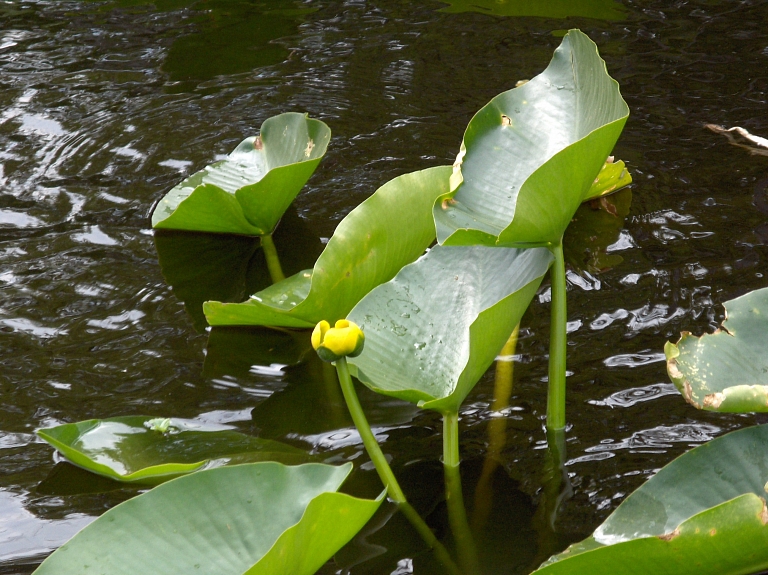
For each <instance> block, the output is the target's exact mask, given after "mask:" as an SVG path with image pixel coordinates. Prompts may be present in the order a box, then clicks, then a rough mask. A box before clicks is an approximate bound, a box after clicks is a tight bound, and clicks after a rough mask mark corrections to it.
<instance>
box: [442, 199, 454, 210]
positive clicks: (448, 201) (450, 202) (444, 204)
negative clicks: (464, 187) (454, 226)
mask: <svg viewBox="0 0 768 575" xmlns="http://www.w3.org/2000/svg"><path fill="white" fill-rule="evenodd" d="M455 204H456V200H454V199H453V198H446V199H444V200H443V201H442V203H441V204H440V206H441V207H442V208H443V209H444V210H447V209H448V207H449V206H453V205H455Z"/></svg>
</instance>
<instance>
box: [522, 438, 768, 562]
mask: <svg viewBox="0 0 768 575" xmlns="http://www.w3.org/2000/svg"><path fill="white" fill-rule="evenodd" d="M766 481H768V426H765V425H763V426H759V427H750V428H747V429H742V430H739V431H735V432H733V433H729V434H727V435H724V436H722V437H719V438H717V439H714V440H712V441H710V442H709V443H706V444H704V445H701V446H699V447H697V448H695V449H693V450H691V451H689V452H688V453H686V454H684V455H682V456H680V457H678V458H677V459H676V460H674V461H673V462H672V463H670V464H669V465H667V466H665V467H664V468H663V469H662V470H661V471H659V472H658V473H657V474H656V475H655V476H654V477H652V478H651V479H650V480H648V481H647V482H646V483H645V484H644V485H642V486H641V487H640V488H639V489H638V490H637V491H635V492H634V493H632V494H631V495H630V496H629V497H627V499H626V500H625V501H624V502H623V503H622V504H621V505H619V507H618V508H617V509H616V511H614V512H613V513H612V514H611V515H610V516H609V517H608V519H607V520H606V521H605V522H604V523H603V524H602V525H601V526H600V527H598V528H597V530H596V531H595V532H594V534H593V535H592V536H591V537H590V538H588V539H586V540H585V541H582V542H581V543H577V544H575V545H572V546H571V547H569V548H568V549H567V550H566V551H564V552H563V553H561V554H559V555H555V556H554V557H552V558H551V559H550V560H549V561H548V562H547V564H545V566H543V567H542V568H540V569H539V570H538V571H535V573H536V574H540V575H554V574H577V573H578V574H581V573H590V574H594V575H601V574H606V575H607V574H610V575H621V574H638V575H639V574H645V573H653V574H654V575H687V574H689V573H696V574H697V575H699V574H701V575H706V574H711V575H746V574H749V573H757V572H758V571H761V570H763V569H766V568H768V526H766V524H767V523H768V508H766V504H765V496H766V489H765V486H766Z"/></svg>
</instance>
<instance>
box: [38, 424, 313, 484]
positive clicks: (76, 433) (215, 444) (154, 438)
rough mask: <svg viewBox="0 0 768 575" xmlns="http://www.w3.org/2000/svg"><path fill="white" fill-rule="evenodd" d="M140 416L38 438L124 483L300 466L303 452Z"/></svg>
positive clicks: (223, 429)
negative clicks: (264, 465)
mask: <svg viewBox="0 0 768 575" xmlns="http://www.w3.org/2000/svg"><path fill="white" fill-rule="evenodd" d="M153 420H155V422H157V421H160V420H162V418H153V417H149V416H145V415H132V416H125V417H111V418H108V419H89V420H87V421H80V422H78V423H65V424H63V425H57V426H56V427H49V428H46V429H38V430H37V435H38V436H39V437H40V438H41V439H42V440H44V441H45V442H46V443H49V444H50V445H52V446H53V447H55V448H56V449H57V450H58V451H59V452H60V453H61V454H62V455H63V456H64V457H66V458H67V459H68V460H69V461H70V462H71V463H73V464H75V465H77V466H79V467H82V468H83V469H87V470H88V471H91V472H92V473H96V474H98V475H103V476H105V477H109V478H110V479H114V480H116V481H121V482H125V483H142V484H150V485H156V484H158V483H162V482H163V481H168V480H169V479H173V478H175V477H179V476H180V475H185V474H187V473H191V472H193V471H197V470H198V469H201V468H203V467H205V466H221V465H225V464H228V463H246V462H254V461H264V460H279V461H283V462H286V463H304V462H306V461H307V460H308V459H309V458H310V457H309V455H307V454H306V453H305V452H304V451H302V450H300V449H297V448H295V447H291V446H290V445H286V444H284V443H280V442H277V441H271V440H266V439H260V438H258V437H251V436H249V435H245V434H243V433H238V432H236V431H232V429H231V428H230V427H229V426H225V425H211V424H201V423H199V422H195V421H191V420H187V419H177V418H168V419H164V420H162V421H163V422H164V423H166V426H167V427H168V429H167V430H166V431H165V432H163V431H160V430H154V429H150V428H149V427H148V423H151V422H152V421H153Z"/></svg>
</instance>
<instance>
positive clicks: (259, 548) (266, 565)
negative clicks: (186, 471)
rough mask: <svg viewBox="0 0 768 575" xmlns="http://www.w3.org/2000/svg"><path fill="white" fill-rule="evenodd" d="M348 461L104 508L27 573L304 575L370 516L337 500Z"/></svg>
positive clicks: (189, 481)
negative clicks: (100, 513) (341, 464)
mask: <svg viewBox="0 0 768 575" xmlns="http://www.w3.org/2000/svg"><path fill="white" fill-rule="evenodd" d="M351 470H352V464H351V463H348V464H346V465H343V466H341V467H332V466H329V465H322V464H307V465H300V466H297V467H286V466H284V465H281V464H279V463H272V462H269V463H267V462H264V463H254V464H248V465H236V466H232V467H224V468H221V469H210V470H205V471H201V472H199V473H193V474H192V475H189V476H186V477H181V478H179V479H177V480H175V481H170V482H168V483H165V484H164V485H161V486H159V487H156V488H154V489H152V490H151V491H149V492H147V493H144V494H142V495H139V496H138V497H134V498H133V499H130V500H128V501H126V502H125V503H122V504H120V505H118V506H117V507H115V508H113V509H110V510H109V511H107V512H106V513H105V514H104V515H102V516H101V517H99V518H98V519H97V520H96V521H94V522H93V523H91V524H90V525H88V526H87V527H86V528H85V529H83V530H82V531H80V532H79V533H78V534H77V535H75V537H73V538H72V539H71V540H70V541H69V542H68V543H66V544H64V545H63V546H62V547H61V548H59V549H58V550H57V551H55V552H54V553H53V554H52V555H51V556H50V557H48V559H46V560H45V561H44V562H43V564H42V565H40V567H39V568H38V569H37V571H35V574H36V575H48V574H50V575H82V574H83V573H91V572H92V573H102V574H108V575H136V574H137V573H162V574H163V575H189V574H190V573H195V574H198V573H199V574H200V575H243V574H244V573H248V574H249V575H285V574H287V573H290V574H291V575H312V574H313V573H315V572H316V571H317V570H318V569H319V568H320V567H321V566H322V565H323V564H324V563H325V562H326V561H327V560H328V559H329V558H330V557H331V556H332V555H333V554H334V553H335V552H336V551H337V550H338V549H340V548H341V547H342V546H343V545H344V544H345V543H347V541H349V540H350V539H351V538H352V537H353V536H354V535H355V533H357V532H358V531H359V530H360V529H361V528H362V527H363V526H364V525H365V523H366V522H367V521H368V520H369V519H370V518H371V516H372V515H373V514H374V512H375V511H376V510H377V509H378V507H379V505H380V504H381V501H382V499H383V497H379V499H377V500H368V499H357V498H355V497H351V496H349V495H346V494H343V493H337V490H338V489H339V487H340V486H341V484H342V482H343V481H344V479H345V478H346V477H347V475H348V474H349V473H350V471H351Z"/></svg>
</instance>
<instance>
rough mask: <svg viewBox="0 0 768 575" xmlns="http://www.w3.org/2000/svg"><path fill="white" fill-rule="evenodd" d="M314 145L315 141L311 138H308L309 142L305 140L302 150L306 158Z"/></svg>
mask: <svg viewBox="0 0 768 575" xmlns="http://www.w3.org/2000/svg"><path fill="white" fill-rule="evenodd" d="M314 147H315V142H313V141H312V138H310V139H309V142H307V147H306V149H305V150H304V156H305V157H307V158H308V157H309V156H310V154H311V153H312V150H313V149H314Z"/></svg>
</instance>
